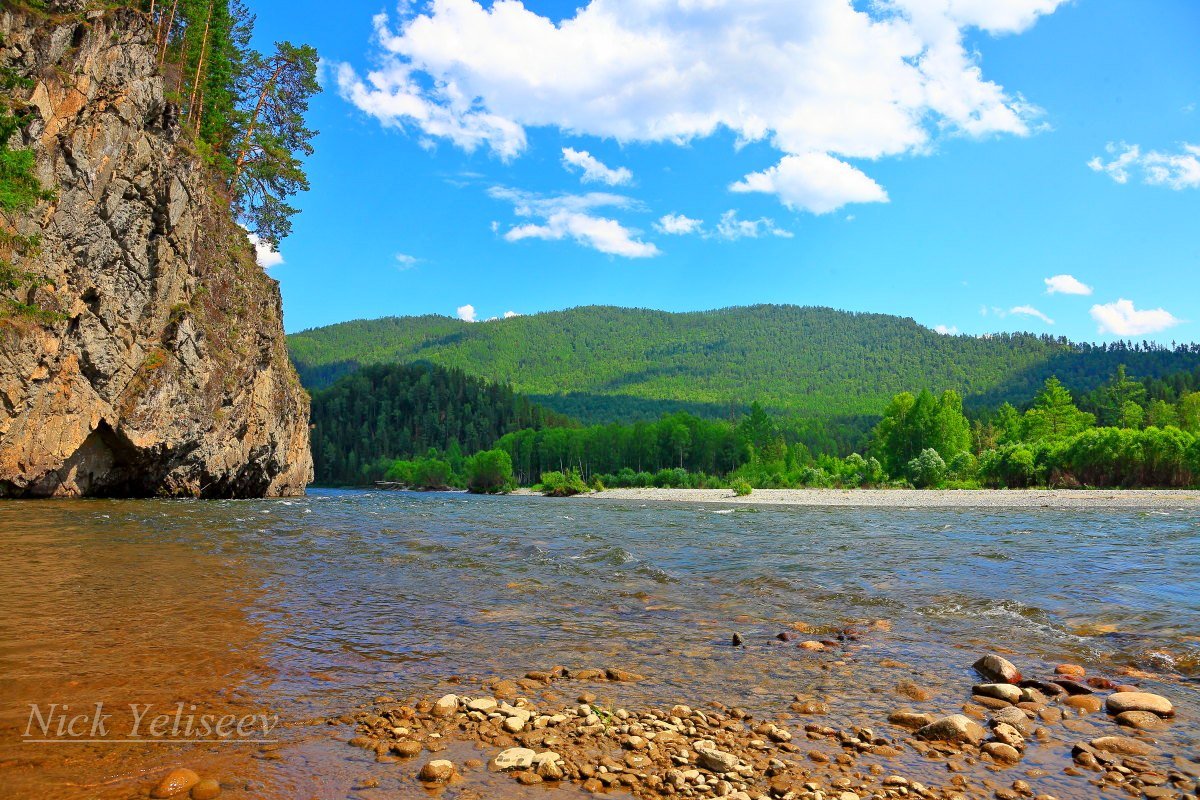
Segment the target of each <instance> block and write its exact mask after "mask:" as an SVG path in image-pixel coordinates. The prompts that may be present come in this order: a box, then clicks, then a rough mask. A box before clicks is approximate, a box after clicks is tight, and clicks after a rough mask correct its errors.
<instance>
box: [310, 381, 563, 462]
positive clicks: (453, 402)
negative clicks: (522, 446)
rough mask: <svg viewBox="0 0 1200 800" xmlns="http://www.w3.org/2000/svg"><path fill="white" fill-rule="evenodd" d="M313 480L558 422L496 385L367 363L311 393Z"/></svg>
mask: <svg viewBox="0 0 1200 800" xmlns="http://www.w3.org/2000/svg"><path fill="white" fill-rule="evenodd" d="M312 424H313V431H312V449H313V462H314V467H315V470H316V479H317V482H318V483H325V484H328V483H358V482H361V481H362V480H363V474H364V473H363V467H364V466H369V465H371V464H374V463H376V462H379V461H380V460H381V459H382V460H384V461H387V462H391V461H392V460H394V459H398V458H410V457H413V456H423V455H425V454H426V452H428V451H429V450H431V449H433V450H437V451H439V452H447V453H451V454H457V455H458V456H459V457H461V455H462V454H464V453H465V454H467V455H470V454H472V453H475V452H477V451H479V450H485V449H487V448H489V447H491V446H492V445H493V444H494V443H495V442H496V440H497V439H499V438H500V437H501V436H503V435H504V434H506V433H508V432H510V431H515V430H520V429H533V430H538V429H541V428H542V427H544V426H546V425H566V424H570V420H568V419H566V418H565V417H563V416H561V415H559V414H555V413H553V412H548V411H546V410H545V409H543V408H541V407H539V406H537V405H535V404H533V403H531V402H530V401H529V400H528V399H527V398H525V397H522V396H521V395H518V394H516V393H514V392H513V391H512V389H510V388H509V387H507V386H503V385H500V384H496V383H491V382H489V381H485V380H482V379H480V378H475V377H471V376H469V375H467V374H465V373H464V372H462V371H461V370H456V369H445V368H442V367H435V366H433V365H431V364H408V365H399V364H388V365H375V366H370V367H366V368H364V369H361V370H358V371H357V372H355V373H353V374H352V375H347V376H345V377H343V378H341V379H340V380H339V381H337V382H336V383H335V384H334V385H333V386H331V387H329V388H328V389H325V390H323V391H319V392H314V393H313V403H312Z"/></svg>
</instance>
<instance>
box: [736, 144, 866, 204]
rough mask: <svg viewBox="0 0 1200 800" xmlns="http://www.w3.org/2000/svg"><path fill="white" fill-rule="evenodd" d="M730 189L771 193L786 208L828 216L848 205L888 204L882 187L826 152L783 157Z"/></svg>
mask: <svg viewBox="0 0 1200 800" xmlns="http://www.w3.org/2000/svg"><path fill="white" fill-rule="evenodd" d="M729 189H730V191H734V192H764V193H767V194H774V195H777V196H778V197H779V199H780V201H781V202H782V203H783V204H784V205H786V206H787V207H788V208H790V209H793V210H803V211H811V212H812V213H814V214H828V213H829V212H830V211H836V210H837V209H839V208H841V207H842V206H844V205H846V204H847V203H886V202H887V201H888V196H887V192H885V191H884V190H883V187H882V186H880V185H879V184H878V183H876V182H875V181H873V180H871V179H870V178H868V177H867V176H866V175H864V174H863V173H862V172H860V171H859V170H857V169H855V168H854V167H852V166H850V165H849V164H847V163H846V162H845V161H840V160H838V159H836V158H834V157H833V156H830V155H827V154H825V153H805V154H803V155H798V156H785V157H784V158H783V159H782V160H781V161H780V162H779V163H778V164H776V165H775V166H773V167H771V168H770V169H767V170H764V171H762V172H753V173H751V174H749V175H747V176H746V177H745V178H743V179H742V180H740V181H738V182H736V183H734V184H731V185H730V187H729Z"/></svg>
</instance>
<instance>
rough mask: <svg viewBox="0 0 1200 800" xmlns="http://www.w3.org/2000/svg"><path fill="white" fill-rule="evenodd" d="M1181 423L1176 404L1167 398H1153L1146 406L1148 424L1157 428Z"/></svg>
mask: <svg viewBox="0 0 1200 800" xmlns="http://www.w3.org/2000/svg"><path fill="white" fill-rule="evenodd" d="M1178 424H1179V414H1178V412H1177V411H1176V408H1175V406H1173V405H1171V404H1170V403H1168V402H1167V401H1166V400H1151V401H1150V404H1149V405H1148V406H1146V425H1147V426H1151V427H1155V428H1166V427H1168V426H1177V425H1178Z"/></svg>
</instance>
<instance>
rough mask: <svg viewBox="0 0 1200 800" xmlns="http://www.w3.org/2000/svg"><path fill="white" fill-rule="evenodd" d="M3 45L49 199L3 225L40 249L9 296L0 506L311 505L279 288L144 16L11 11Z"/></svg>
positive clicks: (28, 258)
mask: <svg viewBox="0 0 1200 800" xmlns="http://www.w3.org/2000/svg"><path fill="white" fill-rule="evenodd" d="M58 7H59V8H60V9H61V8H63V6H62V5H59V6H58ZM68 7H69V4H68ZM0 36H2V37H3V41H2V44H0V64H3V65H7V66H8V67H11V68H12V69H13V70H14V71H15V72H16V73H18V74H19V75H21V76H24V77H27V78H29V79H31V86H32V88H22V89H17V90H15V92H16V93H17V94H18V95H19V96H18V97H16V98H15V99H16V100H17V101H19V102H25V103H27V104H28V106H27V107H28V108H29V110H30V112H31V117H30V120H31V121H30V122H29V124H27V125H26V126H25V127H24V128H23V130H22V131H21V132H20V133H18V134H17V135H16V136H15V137H13V140H12V141H11V142H10V145H11V146H13V147H26V148H29V149H31V150H32V151H33V152H34V153H35V155H36V163H37V172H38V176H39V178H40V179H41V182H42V184H43V186H45V187H46V188H47V189H50V190H52V192H53V198H52V199H50V200H46V201H44V202H42V203H40V204H39V205H38V206H37V207H36V208H35V209H34V211H33V212H31V213H27V214H22V215H19V216H15V215H11V214H10V215H8V216H6V217H4V218H3V219H2V220H0V231H2V232H6V233H9V234H12V233H16V234H20V235H23V236H29V235H37V236H38V237H39V239H40V242H39V247H38V249H37V251H36V252H33V253H27V254H26V255H25V257H23V258H19V259H16V260H17V262H18V266H19V268H20V269H21V270H22V271H25V272H27V273H31V274H32V276H31V278H30V279H29V280H28V281H26V283H25V284H24V285H22V286H19V287H17V288H16V289H12V290H10V291H8V292H5V293H3V294H0V303H2V304H3V305H2V306H0V496H186V497H261V496H281V495H291V494H299V493H302V492H303V491H304V487H305V485H306V484H307V483H308V482H309V481H310V480H311V477H312V459H311V456H310V453H309V444H308V415H309V405H308V398H307V396H306V395H305V393H304V392H303V390H302V389H301V387H300V384H299V382H298V380H297V379H296V375H295V372H294V371H293V369H292V367H291V365H290V363H289V361H288V356H287V349H286V344H285V341H284V336H283V325H282V311H281V304H280V296H279V289H278V285H277V284H276V282H275V281H274V280H272V279H271V278H269V277H267V276H266V275H265V274H264V273H263V271H262V269H260V268H259V267H258V265H257V264H256V263H255V259H254V253H253V249H252V248H251V247H250V245H249V243H248V241H247V239H246V235H245V232H244V231H243V230H242V229H241V228H239V227H238V226H237V225H236V224H235V223H234V222H233V220H232V218H231V216H230V213H229V209H228V204H227V202H226V201H225V199H223V197H222V193H221V191H220V188H219V186H217V185H216V184H215V183H214V182H213V181H212V179H211V176H210V175H209V174H208V173H207V172H206V170H205V169H204V167H203V164H202V161H201V159H200V158H199V157H198V156H197V154H196V153H195V152H194V151H193V149H192V147H191V145H190V144H189V138H188V136H187V135H186V134H182V133H181V132H180V127H179V123H178V119H177V117H178V114H177V111H176V110H175V107H174V106H173V105H172V104H171V103H169V102H166V101H165V100H164V82H163V78H162V77H160V75H159V72H158V69H157V66H158V65H157V59H156V56H155V48H154V41H153V34H152V31H151V28H150V26H149V23H148V22H147V20H146V19H145V17H143V16H142V15H141V14H140V13H138V12H136V11H133V10H129V9H118V10H108V11H90V12H76V13H57V14H53V13H52V14H50V15H46V14H45V13H41V12H29V11H23V10H21V9H20V8H19V7H17V6H14V5H12V4H8V3H6V4H5V7H4V10H3V11H0ZM21 139H23V141H19V140H21ZM5 238H6V239H7V238H8V237H5ZM0 255H4V256H5V257H9V258H11V257H13V254H12V253H7V254H5V253H0Z"/></svg>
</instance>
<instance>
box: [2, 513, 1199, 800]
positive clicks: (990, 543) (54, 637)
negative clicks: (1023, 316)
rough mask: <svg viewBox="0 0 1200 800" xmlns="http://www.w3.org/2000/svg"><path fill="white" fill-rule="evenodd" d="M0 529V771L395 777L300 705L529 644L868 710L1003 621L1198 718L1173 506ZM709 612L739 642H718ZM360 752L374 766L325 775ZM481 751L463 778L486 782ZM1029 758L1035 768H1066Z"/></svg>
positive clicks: (1182, 526)
mask: <svg viewBox="0 0 1200 800" xmlns="http://www.w3.org/2000/svg"><path fill="white" fill-rule="evenodd" d="M0 540H2V541H0V610H2V613H0V676H2V681H0V797H13V798H17V797H20V798H37V797H55V798H66V797H114V798H126V797H145V796H146V792H147V791H148V789H149V787H151V786H153V784H154V782H155V780H156V779H157V777H158V776H159V775H160V774H161V773H162V772H163V771H165V770H166V769H168V768H171V767H174V766H177V765H186V766H189V767H192V768H193V769H196V770H197V771H198V772H201V773H202V774H205V775H213V776H214V777H218V778H219V779H220V780H221V782H222V785H223V786H224V787H225V793H224V794H223V795H222V796H223V797H234V798H236V797H281V798H282V797H289V798H290V797H321V798H324V797H356V798H371V797H380V798H382V797H422V796H425V795H424V794H423V791H422V790H420V789H419V788H417V786H416V785H415V783H414V782H413V780H412V771H413V770H412V768H410V767H408V766H405V767H398V766H397V765H394V764H375V763H374V762H373V761H372V760H371V759H370V758H368V757H367V755H368V754H366V753H365V752H364V751H361V750H357V749H355V748H349V747H347V746H346V744H345V742H346V740H347V739H348V738H349V737H350V736H352V735H353V730H352V728H351V727H350V726H347V725H344V724H343V725H337V724H328V721H327V718H329V717H337V716H339V715H342V714H345V713H347V712H352V711H354V710H356V709H359V708H362V707H364V706H367V705H369V704H370V703H371V702H372V700H373V699H374V698H375V697H376V696H379V695H384V694H388V695H395V696H397V697H408V696H416V695H420V696H427V695H429V694H433V695H437V694H439V693H441V692H443V691H446V690H448V689H453V687H455V686H463V685H474V686H478V682H479V680H480V679H483V678H487V677H493V676H494V677H503V678H519V677H521V676H522V675H524V674H525V673H526V672H527V671H529V670H534V669H546V668H549V667H551V666H553V665H557V664H565V665H567V666H572V667H583V666H598V667H612V666H617V667H621V668H625V669H630V670H634V671H637V672H640V673H643V674H645V675H647V676H648V677H649V679H648V680H647V681H644V682H643V683H639V684H633V685H622V686H621V688H620V692H621V694H620V696H619V698H618V700H619V702H622V703H626V704H637V703H657V704H665V705H667V706H669V705H671V704H672V703H675V702H688V703H691V704H693V705H695V706H697V707H699V706H702V705H704V703H705V702H707V701H710V700H715V701H720V702H724V703H727V704H730V705H739V706H741V707H743V708H746V709H747V710H750V711H752V712H755V713H760V714H772V713H778V712H779V711H780V709H784V708H786V706H787V704H788V703H789V702H791V700H792V696H793V695H795V694H797V693H799V694H804V695H806V696H813V697H818V698H820V699H823V700H825V701H826V702H828V703H829V705H830V706H831V712H830V715H829V720H830V722H831V724H837V723H839V722H846V723H849V722H856V721H857V722H871V723H872V724H873V725H875V726H876V727H877V728H878V727H880V726H881V724H882V726H883V727H886V723H882V719H883V718H886V714H887V712H888V710H890V709H892V708H896V707H898V706H900V705H906V704H908V705H911V701H905V702H899V701H898V700H897V699H896V698H895V696H894V695H892V694H891V693H890V691H889V687H890V686H892V685H894V684H895V683H896V681H897V679H898V677H909V678H913V679H915V680H917V681H918V682H919V683H922V684H924V685H926V686H929V687H931V689H932V691H933V692H934V693H935V697H934V699H933V700H932V701H931V702H929V703H927V704H925V706H922V708H925V709H928V710H938V711H942V712H945V713H951V712H954V711H957V710H958V708H959V707H960V706H961V704H962V702H963V701H964V700H965V699H966V698H967V696H968V695H969V691H968V690H969V687H970V685H971V683H972V680H973V676H972V673H971V670H970V664H971V663H972V662H973V661H974V660H975V659H976V658H977V657H978V656H979V655H981V654H982V653H984V652H987V651H989V650H990V649H993V648H1003V649H1004V651H1005V652H1010V653H1011V655H1009V658H1010V659H1012V660H1013V661H1015V662H1017V663H1018V665H1019V666H1022V667H1023V668H1024V669H1025V670H1026V672H1027V674H1028V673H1034V674H1040V673H1039V670H1042V671H1046V672H1048V671H1049V668H1050V667H1052V666H1053V665H1054V664H1057V663H1060V662H1064V661H1069V662H1074V663H1078V664H1082V665H1085V666H1086V667H1087V668H1088V670H1089V672H1090V673H1095V674H1103V675H1109V676H1112V677H1115V678H1118V680H1120V681H1122V682H1124V681H1127V680H1136V682H1138V683H1139V684H1140V685H1142V686H1143V687H1145V688H1147V689H1149V690H1152V691H1161V692H1162V693H1163V694H1166V695H1168V696H1170V697H1171V698H1172V699H1173V700H1174V701H1175V703H1176V706H1177V707H1178V709H1179V720H1178V721H1177V722H1175V723H1173V725H1172V727H1171V729H1170V730H1169V731H1168V732H1166V733H1164V734H1162V735H1161V739H1162V741H1163V742H1164V744H1165V745H1166V746H1169V747H1170V748H1173V750H1172V751H1173V752H1175V753H1177V754H1180V755H1183V756H1185V757H1188V758H1192V759H1195V758H1197V751H1198V748H1200V727H1198V726H1197V725H1196V723H1195V720H1196V719H1198V718H1200V683H1198V682H1197V681H1198V679H1200V508H1197V507H1195V506H1192V507H1187V508H1178V509H1175V508H1169V507H1168V508H1163V507H1160V508H1156V509H1146V510H1129V509H1122V510H1112V509H1096V510H1089V511H1075V510H1073V511H1062V510H1051V509H1039V510H1031V511H1019V510H997V509H988V510H978V511H976V510H962V509H928V508H926V509H880V508H873V509H853V508H829V509H801V508H771V509H766V508H762V509H759V508H746V507H739V508H737V509H733V508H728V509H726V508H721V507H720V506H719V505H718V506H698V505H696V506H693V505H682V504H655V503H621V502H603V501H589V500H583V499H573V500H569V501H552V500H547V499H543V498H531V497H468V496H465V495H458V494H423V495H422V494H408V493H399V492H397V493H391V492H335V491H316V492H313V493H312V494H311V495H310V496H309V497H307V498H302V499H294V500H274V501H238V502H233V501H231V502H221V501H207V502H192V501H166V500H164V501H104V500H92V501H61V502H60V501H43V502H8V503H4V504H0ZM797 623H804V625H807V626H808V627H809V628H811V629H813V630H815V631H816V632H817V633H815V634H811V635H813V636H816V637H818V638H824V637H827V636H829V635H831V632H832V631H834V630H837V629H843V628H845V627H846V626H848V625H851V626H855V628H856V629H857V630H858V631H861V632H862V634H863V635H862V637H861V639H860V640H859V641H858V642H857V643H855V644H854V646H853V648H847V649H846V651H845V652H844V653H838V654H835V655H827V654H812V653H807V652H804V651H801V650H799V649H797V648H796V647H795V646H794V643H792V644H785V643H783V642H781V641H778V640H777V639H775V638H774V637H775V636H776V634H778V633H780V632H781V631H784V630H793V629H795V628H796V627H804V626H803V625H801V626H797ZM734 632H737V633H739V634H740V635H741V636H742V637H743V638H744V639H745V643H746V644H745V646H744V647H741V648H734V647H732V646H730V638H731V636H732V634H733V633H734ZM802 638H803V637H802ZM889 660H890V661H891V662H892V663H891V665H890V666H888V667H881V666H880V663H881V662H883V663H885V664H886V663H888V662H889ZM834 661H836V663H832V662H834ZM895 662H899V663H900V664H901V665H902V667H901V668H899V670H898V669H897V667H896V666H895ZM1130 669H1132V670H1134V673H1133V674H1134V676H1135V677H1134V678H1121V677H1119V676H1118V673H1119V672H1121V671H1122V670H1125V671H1126V672H1128V671H1129V670H1130ZM96 703H103V704H104V709H105V711H106V712H108V711H110V710H111V711H112V713H113V715H114V716H113V719H112V720H111V724H110V725H109V730H108V731H106V732H105V735H103V736H96V737H88V736H80V737H74V738H78V739H80V741H63V739H70V738H72V737H70V736H57V735H55V731H53V730H51V731H50V732H49V733H48V734H46V733H45V732H44V731H41V730H38V726H37V725H36V724H35V725H33V728H32V729H31V726H30V720H31V706H33V705H36V706H37V707H38V709H39V713H41V714H43V715H44V714H46V713H47V712H46V709H47V708H48V707H49V706H50V705H51V704H59V706H63V705H65V706H68V707H69V708H70V709H71V710H72V713H75V712H77V711H80V710H84V711H86V710H88V709H90V708H92V707H94V706H95V704H96ZM131 703H132V704H141V705H145V704H149V705H151V706H152V707H153V708H154V713H157V712H158V711H159V710H168V711H171V712H174V710H175V709H176V708H177V707H178V704H181V703H182V704H185V705H184V708H185V712H186V713H193V707H194V713H195V714H196V715H200V714H214V715H217V714H220V715H226V714H230V715H236V716H238V717H239V718H242V717H243V716H246V715H258V714H263V715H267V716H268V718H272V717H277V718H278V720H279V724H278V726H277V727H274V728H272V729H271V730H270V731H269V734H264V735H263V736H262V737H258V738H263V739H266V740H274V739H279V740H280V742H279V744H270V743H266V744H264V743H255V744H250V743H245V742H237V743H232V744H231V743H225V744H214V743H211V742H206V743H188V742H178V741H173V740H155V741H153V742H144V741H142V742H133V743H117V742H116V741H115V740H116V739H118V738H120V737H121V735H122V734H123V733H126V734H127V733H128V730H127V728H128V727H129V724H130V723H131V721H132V712H130V711H129V705H130V704H131ZM122 709H124V710H125V711H124V713H123V712H122ZM1100 716H1103V715H1100ZM1095 724H1096V725H1097V726H1100V727H1102V726H1103V724H1107V725H1108V728H1109V729H1111V728H1112V725H1111V723H1102V722H1101V721H1097V722H1096V723H1095ZM1108 732H1112V731H1111V730H1109V731H1108ZM31 733H32V734H39V733H41V734H44V735H43V736H42V737H40V738H48V739H50V741H47V742H42V743H36V744H35V743H30V742H29V741H27V740H28V739H30V738H39V737H38V736H36V735H34V736H31V735H30V734H31ZM1097 735H1099V734H1097ZM88 738H96V739H99V741H91V742H89V741H85V740H86V739H88ZM176 738H178V737H176ZM168 739H170V737H168ZM1030 763H1036V762H1030ZM913 768H914V769H919V766H914V767H913ZM943 774H944V770H943ZM369 778H373V779H374V780H375V781H377V782H379V784H380V786H379V788H378V789H368V790H365V791H356V790H355V788H354V787H355V786H356V785H357V786H361V785H362V781H364V780H365V779H369ZM489 780H491V778H489V777H488V776H486V775H484V776H481V777H479V778H478V780H477V782H476V783H475V784H473V785H474V788H475V789H480V788H481V787H482V790H483V791H484V796H501V795H503V794H504V793H511V792H513V791H514V790H513V789H512V788H511V782H508V783H504V784H503V785H501V784H499V783H497V784H494V785H493V784H489V783H488V781H489ZM1044 780H1045V781H1046V787H1047V789H1048V790H1054V791H1055V793H1056V794H1057V795H1058V796H1059V797H1060V798H1062V797H1070V796H1079V797H1084V796H1088V795H1087V794H1086V793H1083V794H1079V793H1078V792H1077V791H1076V790H1075V788H1073V786H1075V785H1074V784H1070V783H1069V782H1067V781H1065V780H1064V779H1061V778H1057V777H1056V776H1054V775H1051V776H1049V777H1048V778H1045V779H1044ZM1083 786H1086V784H1083ZM525 791H528V790H525ZM560 791H567V792H568V793H572V791H573V790H570V789H564V790H560ZM464 796H465V795H464Z"/></svg>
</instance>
